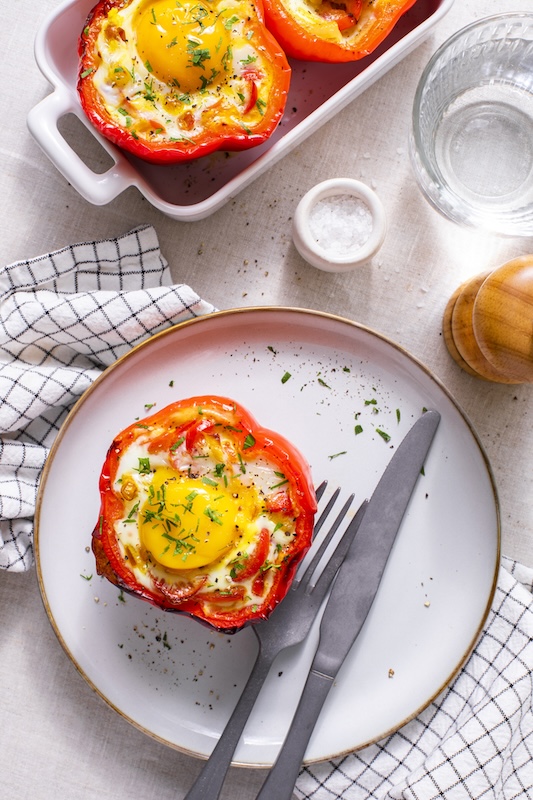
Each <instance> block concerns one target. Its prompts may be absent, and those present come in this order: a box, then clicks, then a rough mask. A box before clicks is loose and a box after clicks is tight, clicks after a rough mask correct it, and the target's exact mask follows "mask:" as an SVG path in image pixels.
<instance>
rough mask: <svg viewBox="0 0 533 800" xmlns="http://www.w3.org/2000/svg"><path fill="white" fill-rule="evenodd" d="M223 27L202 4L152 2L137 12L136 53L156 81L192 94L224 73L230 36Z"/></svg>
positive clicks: (228, 52)
mask: <svg viewBox="0 0 533 800" xmlns="http://www.w3.org/2000/svg"><path fill="white" fill-rule="evenodd" d="M224 23H225V20H224V18H223V17H221V16H220V15H218V14H215V13H214V11H213V10H212V9H211V8H209V6H207V5H206V4H204V3H202V2H187V0H185V2H183V3H181V2H180V3H176V0H172V2H170V0H155V2H152V3H149V4H148V5H143V8H142V10H141V11H140V12H139V19H138V20H137V23H136V31H137V50H138V52H139V54H140V56H141V58H142V60H143V61H144V63H145V64H146V65H147V67H148V69H149V71H150V72H152V73H153V74H154V75H155V76H156V77H157V78H158V79H159V80H160V81H162V82H163V83H166V84H168V85H170V86H175V87H176V88H177V89H179V90H180V91H182V92H195V91H198V90H201V89H203V88H205V87H206V86H208V85H209V84H211V83H213V82H217V79H218V78H219V76H221V75H222V74H223V73H224V72H225V71H226V65H227V62H228V60H229V54H230V52H231V49H230V35H231V34H230V31H229V30H228V29H227V28H226V25H225V24H224Z"/></svg>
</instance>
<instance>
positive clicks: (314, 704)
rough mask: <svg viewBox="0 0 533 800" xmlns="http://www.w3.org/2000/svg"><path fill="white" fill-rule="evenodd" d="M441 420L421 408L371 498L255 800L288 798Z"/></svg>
mask: <svg viewBox="0 0 533 800" xmlns="http://www.w3.org/2000/svg"><path fill="white" fill-rule="evenodd" d="M439 422H440V414H439V413H438V411H426V412H425V413H424V414H423V415H422V416H421V417H420V418H419V419H418V420H417V422H415V424H414V425H413V427H412V428H411V430H410V431H409V432H408V433H407V435H406V436H405V438H404V439H403V440H402V442H401V443H400V445H399V447H398V449H397V451H396V453H395V454H394V456H393V457H392V459H391V461H390V462H389V464H388V466H387V468H386V470H385V472H384V473H383V476H382V478H381V479H380V481H379V483H378V485H377V487H376V489H375V490H374V493H373V495H372V497H371V499H370V502H369V504H368V507H367V509H366V512H365V514H364V517H363V519H362V521H361V523H360V527H359V530H358V532H357V534H356V536H355V538H354V540H353V542H352V544H351V546H350V549H349V550H348V553H347V555H346V558H345V560H344V562H343V564H342V566H341V568H340V569H339V572H338V574H337V577H336V579H335V582H334V584H333V588H332V590H331V594H330V597H329V600H328V602H327V604H326V607H325V609H324V614H323V616H322V620H321V623H320V634H319V643H318V648H317V651H316V653H315V657H314V659H313V663H312V664H311V669H310V672H309V675H308V678H307V681H306V683H305V686H304V689H303V693H302V696H301V698H300V702H299V704H298V707H297V709H296V713H295V716H294V719H293V721H292V724H291V727H290V728H289V732H288V734H287V737H286V739H285V741H284V743H283V745H282V748H281V751H280V753H279V756H278V758H277V760H276V762H275V764H274V766H273V767H272V769H271V770H270V772H269V774H268V776H267V778H266V780H265V782H264V783H263V786H262V787H261V789H260V791H259V794H258V795H257V798H256V800H274V799H275V800H290V798H291V797H292V795H293V789H294V785H295V783H296V779H297V777H298V773H299V771H300V767H301V764H302V761H303V759H304V755H305V751H306V748H307V745H308V743H309V739H310V738H311V734H312V732H313V729H314V727H315V724H316V721H317V719H318V716H319V714H320V711H321V709H322V706H323V704H324V702H325V699H326V697H327V695H328V692H329V690H330V689H331V686H332V684H333V681H334V680H335V677H336V676H337V673H338V672H339V670H340V668H341V666H342V664H343V662H344V660H345V658H346V656H347V655H348V653H349V651H350V649H351V648H352V646H353V643H354V642H355V640H356V639H357V636H358V634H359V632H360V630H361V628H362V627H363V624H364V622H365V619H366V617H367V615H368V612H369V611H370V608H371V606H372V603H373V602H374V598H375V596H376V594H377V591H378V588H379V584H380V582H381V578H382V576H383V573H384V571H385V566H386V563H387V561H388V558H389V554H390V552H391V550H392V547H393V544H394V542H395V540H396V535H397V533H398V530H399V528H400V525H401V522H402V519H403V517H404V514H405V511H406V509H407V506H408V505H409V501H410V499H411V496H412V494H413V491H414V488H415V485H416V483H417V480H418V476H419V474H420V472H421V470H422V467H423V466H424V461H425V459H426V456H427V454H428V452H429V448H430V447H431V443H432V441H433V438H434V436H435V433H436V430H437V427H438V425H439Z"/></svg>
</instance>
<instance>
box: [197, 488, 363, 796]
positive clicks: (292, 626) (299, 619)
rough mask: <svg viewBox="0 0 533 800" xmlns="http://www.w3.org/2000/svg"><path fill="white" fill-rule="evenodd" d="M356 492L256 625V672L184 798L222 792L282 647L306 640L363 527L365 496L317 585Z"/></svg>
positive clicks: (320, 521)
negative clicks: (276, 602)
mask: <svg viewBox="0 0 533 800" xmlns="http://www.w3.org/2000/svg"><path fill="white" fill-rule="evenodd" d="M325 488H326V482H324V483H322V484H321V485H320V486H319V488H318V490H317V498H318V499H320V498H321V497H322V495H323V493H324V491H325ZM339 493H340V489H336V490H335V492H334V493H333V495H332V497H331V499H330V500H329V502H328V503H327V505H326V507H325V508H324V510H323V512H322V513H321V514H320V516H319V518H318V520H317V522H316V523H315V527H314V533H313V539H316V536H317V534H318V532H319V531H320V529H321V528H322V526H323V525H324V523H325V521H326V519H327V518H328V516H329V513H330V511H331V510H332V508H333V507H334V505H335V503H336V501H337V498H338V496H339ZM353 497H354V496H353V495H351V496H350V497H349V498H348V500H347V501H346V502H345V503H344V505H343V507H342V509H341V511H340V512H339V513H338V515H337V517H336V518H335V520H334V521H333V523H332V525H331V527H330V529H329V531H328V533H327V534H326V536H324V539H323V540H322V542H321V543H320V546H319V547H318V548H317V550H316V553H315V554H314V555H313V557H312V559H311V561H310V562H309V564H308V565H307V566H306V564H305V561H304V564H303V565H302V567H301V569H300V572H302V571H303V574H302V575H300V573H297V575H296V577H295V579H294V580H293V583H292V585H291V589H290V590H289V592H288V593H287V595H286V597H285V598H284V600H283V602H282V603H280V604H279V605H278V606H277V607H276V608H275V609H274V611H273V612H272V613H271V615H270V617H269V618H268V619H267V620H264V621H262V622H260V623H258V624H256V625H253V626H252V630H253V632H254V633H255V635H256V637H257V640H258V642H259V652H258V654H257V658H256V661H255V663H254V666H253V668H252V672H251V673H250V677H249V678H248V681H247V683H246V686H245V687H244V689H243V692H242V694H241V696H240V698H239V701H238V703H237V705H236V706H235V709H234V711H233V713H232V715H231V717H230V719H229V721H228V723H227V724H226V726H225V728H224V730H223V732H222V735H221V737H220V739H219V740H218V742H217V744H216V746H215V748H214V750H213V752H212V753H211V755H210V756H209V759H208V760H207V762H206V764H205V766H204V767H203V769H202V771H201V772H200V774H199V775H198V777H197V779H196V781H195V782H194V784H193V786H192V788H191V789H190V790H189V792H188V793H187V795H186V796H185V798H184V800H217V798H218V797H219V795H220V792H221V790H222V786H223V785H224V781H225V778H226V773H227V771H228V769H229V767H230V765H231V761H232V758H233V754H234V752H235V749H236V747H237V744H238V742H239V739H240V737H241V734H242V732H243V730H244V727H245V725H246V722H247V720H248V717H249V716H250V712H251V710H252V708H253V706H254V703H255V701H256V699H257V696H258V694H259V692H260V690H261V687H262V686H263V683H264V681H265V679H266V677H267V675H268V673H269V670H270V667H271V666H272V663H273V662H274V660H275V658H276V657H277V655H278V654H279V653H280V652H281V651H282V650H284V649H285V648H286V647H290V646H291V645H295V644H298V643H299V642H302V641H303V640H304V639H305V637H306V636H307V634H308V633H309V630H310V628H311V626H312V624H313V621H314V619H315V617H316V615H317V613H318V610H319V608H320V606H321V604H322V600H323V599H324V597H325V595H326V593H327V591H328V589H329V587H330V585H331V582H332V580H333V578H334V577H335V575H336V573H337V571H338V569H339V567H340V565H341V564H342V561H343V559H344V557H345V555H346V553H347V551H348V548H349V546H350V542H351V540H352V539H353V537H354V535H355V533H356V531H357V528H358V527H359V523H360V521H361V519H362V517H363V514H364V510H365V508H366V501H365V502H364V503H363V505H362V506H361V507H360V508H359V510H358V511H357V513H356V515H355V517H354V519H353V521H352V522H351V523H350V525H349V526H348V527H347V529H346V531H345V532H344V533H343V535H342V537H341V538H340V540H339V542H338V543H337V546H336V548H335V550H334V552H333V553H332V554H331V556H330V558H329V560H328V562H327V564H326V565H325V567H324V569H323V571H322V573H321V574H320V577H319V578H318V579H317V581H316V583H315V584H314V585H313V584H312V579H313V576H314V573H315V572H316V570H317V567H318V566H319V564H320V561H321V560H322V558H323V556H324V554H325V552H326V550H327V548H328V545H329V544H330V542H331V540H332V538H333V536H334V535H335V533H336V531H337V530H338V528H339V526H340V524H341V522H342V521H343V519H344V518H345V517H346V514H347V513H348V510H349V508H350V506H351V504H352V502H353Z"/></svg>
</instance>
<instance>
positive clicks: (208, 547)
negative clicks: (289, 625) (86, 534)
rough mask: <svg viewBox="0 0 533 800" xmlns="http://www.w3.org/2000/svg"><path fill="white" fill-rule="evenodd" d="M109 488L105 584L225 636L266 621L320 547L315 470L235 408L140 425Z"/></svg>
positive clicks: (123, 444) (115, 457) (167, 415)
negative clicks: (315, 534)
mask: <svg viewBox="0 0 533 800" xmlns="http://www.w3.org/2000/svg"><path fill="white" fill-rule="evenodd" d="M99 488H100V498H101V507H100V514H99V519H98V523H97V524H96V526H95V528H94V531H93V537H92V545H93V552H94V554H95V557H96V566H97V572H98V574H99V575H103V576H105V577H106V578H107V579H108V580H109V581H111V583H113V584H115V585H116V586H118V587H119V588H120V589H122V590H124V591H126V592H129V593H131V594H133V595H136V596H137V597H140V598H142V599H144V600H147V601H148V602H150V603H152V604H153V605H156V606H159V607H161V608H163V609H165V610H169V611H175V612H181V613H185V614H188V615H191V616H193V617H195V618H196V619H198V620H200V621H201V622H203V623H205V624H208V625H210V626H212V627H214V628H216V629H218V630H224V631H226V632H234V631H236V630H238V629H240V628H242V627H243V626H244V625H246V624H247V623H249V622H253V621H257V620H258V619H264V618H266V617H267V616H268V615H269V614H270V613H271V611H272V610H273V609H274V608H275V606H276V605H277V603H278V602H280V600H282V598H283V597H284V596H285V594H286V593H287V591H288V589H289V587H290V584H291V581H292V578H293V576H294V573H295V571H296V568H297V566H298V564H299V562H300V561H301V559H302V558H303V556H304V555H305V553H306V552H307V550H308V548H309V546H310V544H311V539H312V531H313V524H314V514H315V511H316V498H315V492H314V489H313V486H312V481H311V474H310V470H309V466H308V464H307V462H306V461H305V459H304V458H303V456H302V455H301V454H300V453H299V452H298V451H297V450H296V448H295V447H294V446H293V445H292V444H291V443H290V442H288V441H287V440H286V439H285V438H284V437H283V436H281V435H279V434H276V433H274V432H272V431H270V430H267V429H265V428H262V427H261V426H259V425H258V423H257V422H256V421H255V420H254V419H253V417H252V416H251V415H250V414H249V413H248V412H247V411H246V410H245V409H243V408H242V407H241V406H239V405H237V403H235V402H234V401H233V400H230V399H228V398H221V397H211V396H202V397H194V398H190V399H187V400H183V401H180V402H176V403H172V404H171V405H169V406H167V407H165V408H163V409H162V410H160V411H158V412H157V413H155V414H152V415H151V416H149V417H147V418H146V419H143V420H141V421H139V422H135V423H134V424H132V425H130V426H129V427H128V428H126V429H125V430H123V431H122V432H121V433H120V434H119V435H118V436H117V437H116V438H115V440H114V441H113V443H112V444H111V446H110V448H109V451H108V453H107V457H106V459H105V463H104V465H103V468H102V472H101V475H100V482H99ZM202 498H203V499H202ZM198 504H199V505H198ZM224 509H225V512H226V516H225V517H224V516H223V514H224ZM228 509H229V511H228Z"/></svg>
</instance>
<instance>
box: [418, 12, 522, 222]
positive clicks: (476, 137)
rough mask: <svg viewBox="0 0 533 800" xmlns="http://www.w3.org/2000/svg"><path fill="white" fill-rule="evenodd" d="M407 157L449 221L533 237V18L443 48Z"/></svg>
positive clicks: (427, 73) (483, 24)
mask: <svg viewBox="0 0 533 800" xmlns="http://www.w3.org/2000/svg"><path fill="white" fill-rule="evenodd" d="M409 152H410V156H411V163H412V166H413V170H414V172H415V175H416V178H417V181H418V183H419V186H420V188H421V190H422V192H423V194H424V195H425V197H426V198H427V200H428V201H429V202H430V203H431V205H432V206H433V207H434V208H436V209H437V210H438V211H440V212H441V213H442V214H443V215H444V216H446V217H448V218H449V219H451V220H453V221H454V222H456V223H459V224H462V225H466V226H472V227H481V228H484V229H488V230H491V231H493V232H494V233H499V234H503V235H509V236H533V14H526V13H514V14H512V13H510V14H499V15H497V16H493V17H488V18H486V19H482V20H479V21H477V22H474V23H473V24H471V25H468V26H467V27H466V28H463V29H462V30H460V31H458V32H457V33H456V34H454V35H453V36H452V37H451V38H450V39H448V40H447V41H446V42H445V43H444V44H443V45H442V46H441V47H440V48H439V49H438V50H437V52H436V53H435V54H434V55H433V57H432V58H431V60H430V61H429V63H428V64H427V66H426V68H425V70H424V72H423V74H422V77H421V79H420V82H419V84H418V87H417V90H416V94H415V99H414V105H413V116H412V128H411V132H410V140H409Z"/></svg>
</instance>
